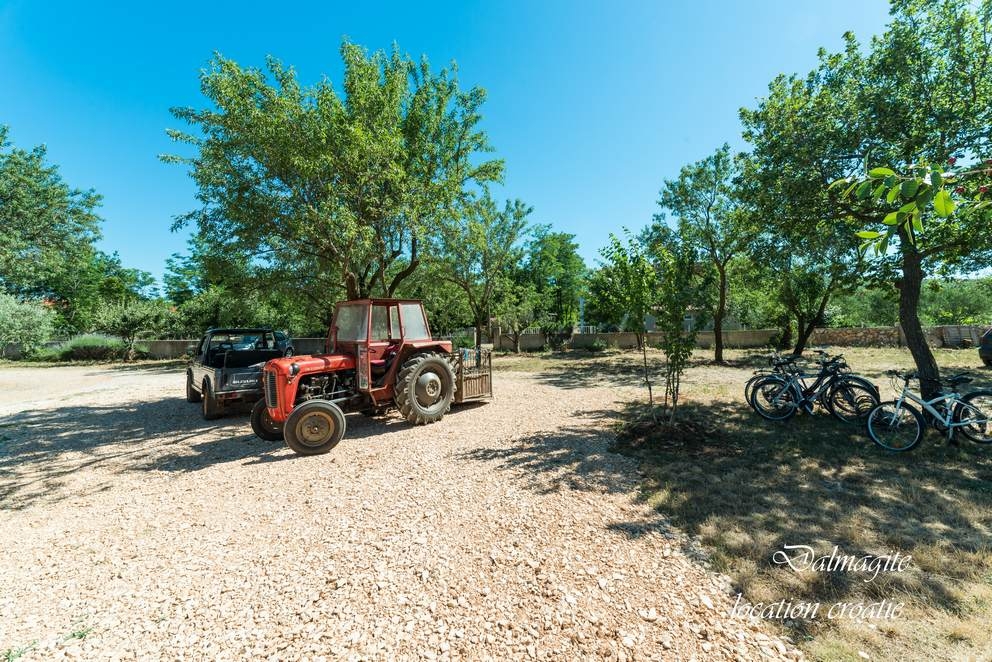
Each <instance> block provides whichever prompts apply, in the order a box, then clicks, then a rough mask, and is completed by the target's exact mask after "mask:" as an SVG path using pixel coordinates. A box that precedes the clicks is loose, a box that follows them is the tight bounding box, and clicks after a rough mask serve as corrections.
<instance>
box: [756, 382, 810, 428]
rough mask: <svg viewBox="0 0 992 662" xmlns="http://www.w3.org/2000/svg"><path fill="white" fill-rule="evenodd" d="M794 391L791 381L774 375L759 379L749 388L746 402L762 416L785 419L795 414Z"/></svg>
mask: <svg viewBox="0 0 992 662" xmlns="http://www.w3.org/2000/svg"><path fill="white" fill-rule="evenodd" d="M796 401H797V398H796V393H795V389H794V388H793V387H792V384H791V382H789V381H788V380H786V379H783V378H782V377H778V376H776V375H770V376H768V377H765V378H764V379H762V380H759V381H758V382H757V383H755V384H754V386H753V387H752V389H751V399H750V400H749V401H748V404H750V405H751V408H752V409H754V411H756V412H758V414H759V415H760V416H761V417H762V418H767V419H768V420H769V421H786V420H788V419H790V418H792V417H793V416H795V415H796V409H797V408H798V407H797V405H796Z"/></svg>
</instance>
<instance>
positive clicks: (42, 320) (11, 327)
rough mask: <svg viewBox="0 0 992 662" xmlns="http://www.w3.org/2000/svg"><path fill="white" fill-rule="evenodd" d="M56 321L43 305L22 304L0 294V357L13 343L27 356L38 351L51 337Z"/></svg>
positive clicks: (53, 315)
mask: <svg viewBox="0 0 992 662" xmlns="http://www.w3.org/2000/svg"><path fill="white" fill-rule="evenodd" d="M54 320H55V314H54V313H52V311H50V310H48V309H47V308H45V306H44V305H42V304H41V303H37V302H32V301H24V302H20V301H18V300H17V299H15V298H14V297H12V296H10V295H9V294H4V293H2V292H0V357H3V355H4V352H5V351H6V349H7V345H9V344H11V343H16V344H17V345H19V346H20V350H21V353H22V354H24V355H25V356H29V355H30V354H31V353H32V352H35V351H37V349H38V348H39V347H40V346H41V344H42V343H43V342H45V341H46V340H48V339H49V338H50V337H51V335H52V331H53V328H54V326H53V324H54Z"/></svg>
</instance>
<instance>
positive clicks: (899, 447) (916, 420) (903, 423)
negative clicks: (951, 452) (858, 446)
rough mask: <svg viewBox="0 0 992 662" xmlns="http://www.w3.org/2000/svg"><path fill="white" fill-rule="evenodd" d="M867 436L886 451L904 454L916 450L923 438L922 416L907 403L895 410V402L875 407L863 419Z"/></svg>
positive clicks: (923, 425) (883, 403)
mask: <svg viewBox="0 0 992 662" xmlns="http://www.w3.org/2000/svg"><path fill="white" fill-rule="evenodd" d="M865 426H866V428H867V430H868V436H869V437H871V440H872V441H874V442H875V443H876V444H878V445H879V446H881V447H882V448H884V449H885V450H887V451H893V452H896V453H905V452H906V451H911V450H913V449H914V448H916V446H917V444H919V443H920V439H922V438H923V430H924V429H925V423H924V422H923V415H922V414H920V412H919V411H918V410H917V409H916V407H914V406H912V405H910V404H909V403H907V402H903V403H902V405H901V406H900V407H899V410H898V411H897V410H896V401H895V400H889V401H888V402H882V403H880V404H878V405H876V406H875V408H874V409H872V410H871V412H869V413H868V417H867V418H866V419H865Z"/></svg>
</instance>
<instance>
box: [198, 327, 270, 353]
mask: <svg viewBox="0 0 992 662" xmlns="http://www.w3.org/2000/svg"><path fill="white" fill-rule="evenodd" d="M271 348H272V339H271V337H269V336H268V334H266V333H263V332H261V331H259V332H257V333H215V334H214V335H212V336H211V337H210V349H212V350H227V351H236V352H237V351H242V350H243V351H250V350H255V349H271Z"/></svg>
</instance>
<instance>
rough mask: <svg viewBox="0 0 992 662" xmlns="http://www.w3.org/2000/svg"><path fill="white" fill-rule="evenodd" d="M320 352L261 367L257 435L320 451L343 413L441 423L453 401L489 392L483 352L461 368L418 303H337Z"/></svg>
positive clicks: (336, 434)
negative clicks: (391, 412)
mask: <svg viewBox="0 0 992 662" xmlns="http://www.w3.org/2000/svg"><path fill="white" fill-rule="evenodd" d="M325 351H326V353H325V354H314V355H303V356H293V357H286V358H279V359H273V360H271V361H269V362H268V363H266V364H265V368H264V370H263V372H262V384H263V387H264V391H265V397H264V398H263V399H262V400H260V401H259V402H258V403H257V404H256V405H255V408H254V409H253V410H252V413H251V426H252V429H253V430H254V431H255V434H256V435H258V436H259V437H261V438H262V439H267V440H269V441H278V440H281V439H285V441H286V445H288V446H289V447H290V448H292V449H293V450H294V451H295V452H296V453H298V454H300V455H318V454H320V453H326V452H328V451H330V450H331V449H332V448H334V447H335V446H336V445H337V444H338V442H339V441H341V438H342V437H343V436H344V433H345V429H346V427H347V423H346V421H345V412H349V411H359V412H362V413H363V414H366V415H369V416H375V415H378V414H381V413H383V412H385V411H386V410H387V409H389V408H391V407H396V408H397V409H398V410H399V412H400V415H402V416H403V417H404V418H405V419H406V420H407V421H409V422H410V423H413V424H415V425H423V424H425V423H434V422H435V421H439V420H441V418H442V417H443V416H444V415H445V414H446V413H447V412H448V410H449V409H450V408H451V404H452V403H453V402H464V401H466V400H475V399H479V398H485V397H491V396H492V363H491V358H490V357H489V355H488V354H487V355H486V356H485V357H477V360H475V361H472V362H470V363H471V365H470V366H466V365H465V362H464V361H463V360H462V356H461V354H459V353H452V351H451V341H448V340H435V339H433V338H432V337H431V332H430V327H429V326H428V324H427V316H426V314H425V313H424V307H423V305H422V304H421V302H419V301H412V300H404V299H361V300H357V301H344V302H341V303H339V304H337V306H335V309H334V319H333V321H332V322H331V328H330V330H329V332H328V334H327V345H326V347H325ZM483 358H484V359H485V360H482V359H483Z"/></svg>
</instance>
